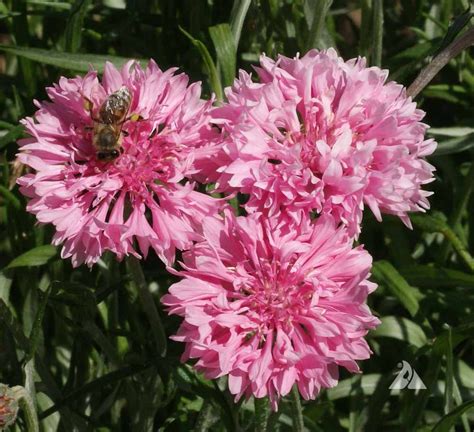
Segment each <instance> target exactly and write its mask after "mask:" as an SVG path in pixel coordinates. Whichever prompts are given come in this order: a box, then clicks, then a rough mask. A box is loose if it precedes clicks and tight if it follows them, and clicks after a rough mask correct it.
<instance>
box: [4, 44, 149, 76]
mask: <svg viewBox="0 0 474 432" xmlns="http://www.w3.org/2000/svg"><path fill="white" fill-rule="evenodd" d="M0 51H4V52H7V53H10V54H15V55H17V56H19V57H23V58H27V59H29V60H33V61H36V62H39V63H44V64H47V65H51V66H56V67H59V68H62V69H72V70H74V71H78V72H88V71H89V70H90V69H91V68H92V69H95V70H97V71H98V72H100V73H102V72H104V67H105V62H107V61H109V62H111V63H113V64H114V65H115V66H116V67H117V68H120V67H122V66H123V65H124V64H125V63H126V62H128V61H129V60H130V59H128V58H124V57H117V56H109V55H101V54H72V53H65V52H60V51H50V50H44V49H40V48H28V47H21V46H10V45H1V44H0ZM137 61H138V62H139V63H140V64H142V65H145V64H146V61H145V60H143V59H140V60H137Z"/></svg>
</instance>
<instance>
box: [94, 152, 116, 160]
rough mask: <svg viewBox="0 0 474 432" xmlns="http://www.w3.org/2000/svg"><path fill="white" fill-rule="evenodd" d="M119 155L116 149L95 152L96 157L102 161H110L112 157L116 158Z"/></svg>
mask: <svg viewBox="0 0 474 432" xmlns="http://www.w3.org/2000/svg"><path fill="white" fill-rule="evenodd" d="M119 156H120V152H119V151H118V150H110V151H99V152H97V159H99V160H100V161H103V162H106V161H112V160H114V159H117V158H118V157H119Z"/></svg>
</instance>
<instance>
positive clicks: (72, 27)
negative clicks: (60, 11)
mask: <svg viewBox="0 0 474 432" xmlns="http://www.w3.org/2000/svg"><path fill="white" fill-rule="evenodd" d="M91 4H92V0H76V2H75V3H74V5H73V6H72V8H71V12H70V14H69V19H68V22H67V25H66V31H65V33H64V38H65V49H66V51H68V52H72V53H75V52H77V51H79V48H80V47H81V42H82V27H83V25H84V18H85V16H86V13H87V9H88V8H89V6H90V5H91Z"/></svg>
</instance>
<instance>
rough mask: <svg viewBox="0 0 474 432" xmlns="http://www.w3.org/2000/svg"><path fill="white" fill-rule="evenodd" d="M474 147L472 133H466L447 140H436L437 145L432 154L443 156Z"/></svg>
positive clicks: (473, 135)
mask: <svg viewBox="0 0 474 432" xmlns="http://www.w3.org/2000/svg"><path fill="white" fill-rule="evenodd" d="M473 147H474V134H468V135H464V136H460V137H456V138H452V139H449V140H445V141H441V142H438V147H437V148H436V150H435V151H434V153H433V156H443V155H448V154H453V153H460V152H463V151H465V150H469V149H471V148H473Z"/></svg>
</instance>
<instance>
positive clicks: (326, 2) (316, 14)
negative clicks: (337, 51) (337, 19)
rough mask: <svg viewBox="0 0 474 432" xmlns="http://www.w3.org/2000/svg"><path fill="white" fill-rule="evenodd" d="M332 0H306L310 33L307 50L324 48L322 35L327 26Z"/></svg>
mask: <svg viewBox="0 0 474 432" xmlns="http://www.w3.org/2000/svg"><path fill="white" fill-rule="evenodd" d="M331 4H332V0H306V2H305V12H306V20H307V23H308V24H309V34H308V39H307V41H306V50H310V49H311V48H323V46H322V37H323V34H324V30H325V28H326V16H327V13H328V12H329V9H330V7H331Z"/></svg>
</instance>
